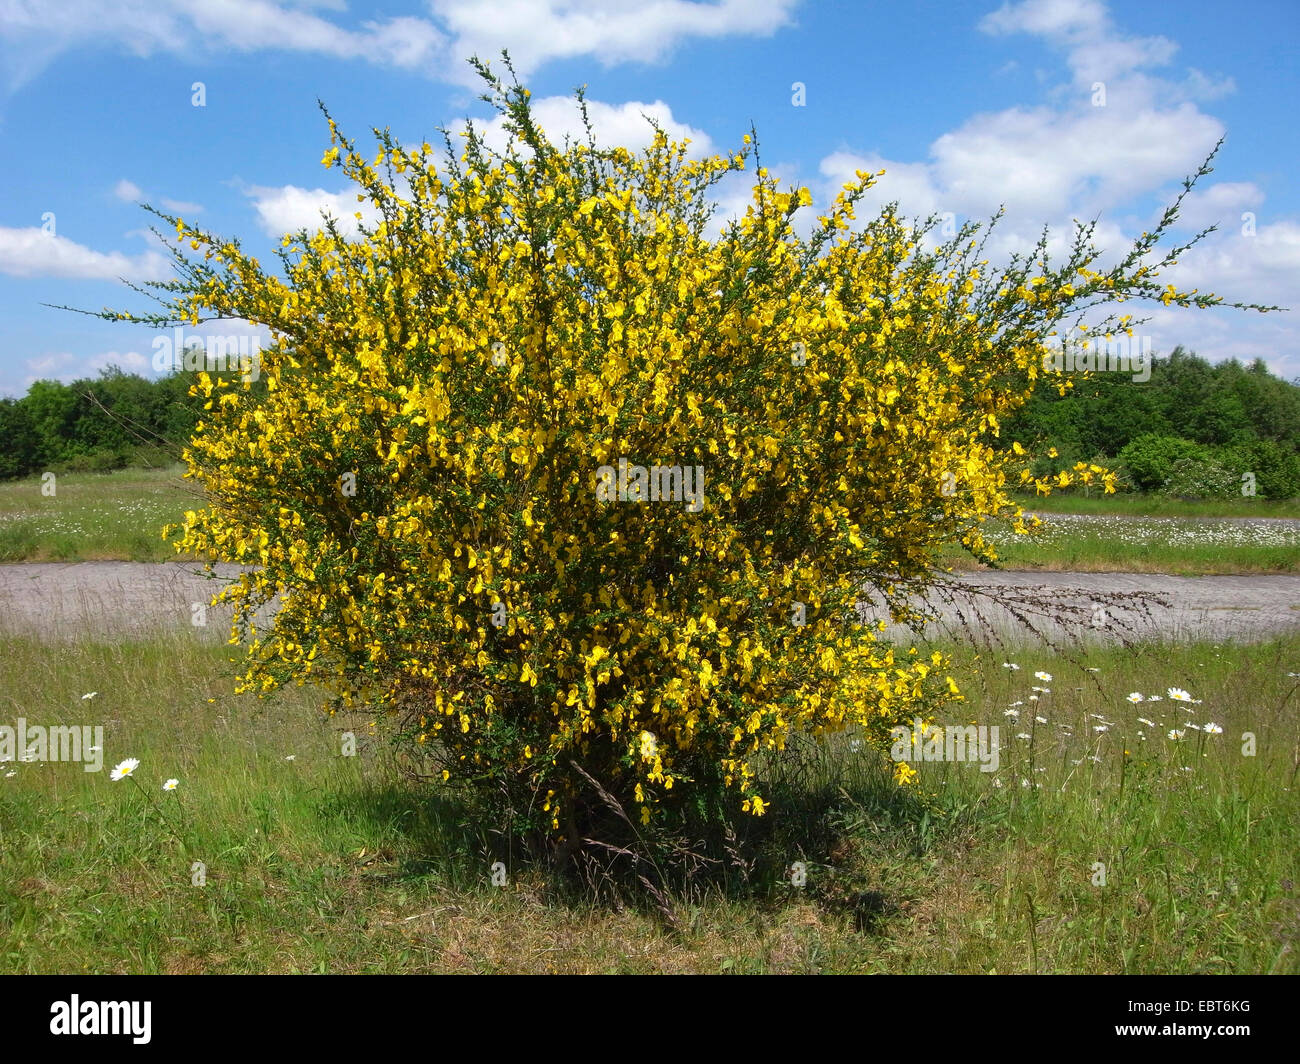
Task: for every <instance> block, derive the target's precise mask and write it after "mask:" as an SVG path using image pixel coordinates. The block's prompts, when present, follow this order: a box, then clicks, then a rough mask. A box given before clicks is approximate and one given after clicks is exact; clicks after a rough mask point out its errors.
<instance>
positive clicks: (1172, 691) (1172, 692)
mask: <svg viewBox="0 0 1300 1064" xmlns="http://www.w3.org/2000/svg"><path fill="white" fill-rule="evenodd" d="M1169 697H1170V698H1172V699H1174V701H1176V702H1190V701H1191V700H1192V696H1191V695H1189V694H1188V693H1187V692H1186V691H1184V690H1183V689H1182V688H1181V687H1171V688H1169Z"/></svg>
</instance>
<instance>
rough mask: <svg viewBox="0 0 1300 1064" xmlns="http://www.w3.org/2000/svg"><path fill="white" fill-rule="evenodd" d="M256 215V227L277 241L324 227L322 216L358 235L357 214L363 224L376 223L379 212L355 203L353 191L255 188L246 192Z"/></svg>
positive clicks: (346, 233) (347, 233)
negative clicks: (289, 234)
mask: <svg viewBox="0 0 1300 1064" xmlns="http://www.w3.org/2000/svg"><path fill="white" fill-rule="evenodd" d="M245 195H247V196H248V197H249V199H250V200H251V201H252V204H253V210H254V211H255V212H256V213H257V224H258V225H259V226H260V227H261V229H262V232H264V233H266V235H267V236H270V237H274V238H276V239H277V240H278V239H279V238H280V237H282V236H284V235H285V234H286V233H296V232H298V231H299V230H300V229H306V230H307V231H308V232H315V231H317V230H318V229H323V228H324V227H325V217H326V216H329V217H332V218H334V219H335V221H336V222H337V224H338V227H339V231H340V232H341V233H343V234H345V235H352V234H355V233H356V232H357V217H356V215H357V213H358V212H360V214H361V219H362V221H364V222H365V224H366V225H375V224H377V222H378V221H379V212H378V211H376V210H375V208H374V206H373V205H372V204H371V203H370V202H369V201H368V200H367V201H366V202H364V203H358V202H357V193H356V192H355V191H343V192H328V191H326V190H325V189H323V188H310V189H309V188H300V187H298V186H297V185H281V186H279V187H275V188H269V187H265V186H261V185H254V186H252V187H250V188H248V189H246V190H245Z"/></svg>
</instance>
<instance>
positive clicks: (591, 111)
mask: <svg viewBox="0 0 1300 1064" xmlns="http://www.w3.org/2000/svg"><path fill="white" fill-rule="evenodd" d="M530 103H531V105H532V110H533V118H534V120H535V121H536V123H537V125H538V127H539V128H541V130H542V131H543V132H544V133H545V134H546V137H547V139H548V140H549V141H550V142H551V143H552V144H554V145H555V146H556V147H557V148H558V147H560V146H561V145H563V143H564V138H565V137H568V138H569V140H570V141H571V142H573V143H585V142H586V139H587V133H586V130H585V129H584V128H583V125H582V112H581V111H579V110H578V102H577V100H575V99H574V98H573V97H572V96H546V97H543V98H541V99H538V100H532V101H530ZM587 116H588V118H590V119H591V128H592V133H593V135H594V136H595V138H596V145H597V146H598V147H601V148H611V147H614V146H615V145H619V146H622V147H624V148H627V149H629V150H631V151H638V150H640V149H642V148H645V147H648V146H649V145H650V144H651V142H652V141H653V140H654V135H655V134H654V127H653V126H652V125H651V124H650V122H648V121H647V120H646V119H647V118H651V119H653V120H654V121H655V122H657V123H658V124H659V125H660V127H662V129H663V131H664V132H665V133H666V134H668V136H669V138H671V139H672V140H685V139H687V138H689V139H690V141H691V146H690V150H689V154H690V155H691V156H692V157H694V158H702V157H703V156H706V155H708V154H710V152H711V151H712V148H713V141H712V140H711V139H710V137H709V135H708V134H707V133H705V132H704V131H703V130H701V129H696V128H695V127H693V126H689V125H687V124H686V123H684V122H679V121H678V120H677V119H675V118H674V117H673V112H672V108H671V107H669V106H668V104H666V103H664V102H663V101H662V100H655V102H654V103H642V102H640V101H638V100H630V101H628V102H627V103H622V104H608V103H601V102H600V101H599V100H590V99H589V100H587ZM474 128H475V129H476V130H478V133H479V136H480V137H482V139H483V140H484V142H485V143H486V144H487V145H488V146H489V147H491V148H493V149H494V150H496V151H502V150H503V149H504V148H505V146H506V141H507V134H506V129H505V118H504V117H503V116H501V115H497V116H495V117H494V118H492V119H489V120H488V121H485V122H482V121H477V120H476V121H475V122H474ZM464 129H465V122H464V121H463V120H458V121H456V122H454V123H451V124H450V125H449V126H448V130H449V131H450V132H451V134H452V137H453V140H452V143H453V144H455V143H457V141H456V139H455V137H456V135H457V134H458V133H460V132H461V131H462V130H464Z"/></svg>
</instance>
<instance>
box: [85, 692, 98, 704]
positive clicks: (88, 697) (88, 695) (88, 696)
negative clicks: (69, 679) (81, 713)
mask: <svg viewBox="0 0 1300 1064" xmlns="http://www.w3.org/2000/svg"><path fill="white" fill-rule="evenodd" d="M97 694H99V692H98V691H91V692H90V694H87V695H82V696H81V700H82V701H83V702H85V701H86V700H87V699H90V698H94V697H95V696H96V695H97Z"/></svg>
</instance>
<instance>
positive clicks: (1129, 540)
mask: <svg viewBox="0 0 1300 1064" xmlns="http://www.w3.org/2000/svg"><path fill="white" fill-rule="evenodd" d="M181 473H182V467H181V466H179V465H177V466H171V467H169V468H167V469H159V470H142V469H127V470H120V471H117V472H114V473H108V474H103V473H70V474H65V475H61V476H60V477H59V478H58V481H57V489H58V490H57V494H56V495H55V496H53V497H46V496H43V495H42V494H41V482H40V480H39V479H38V478H28V479H26V480H21V481H9V482H6V483H0V562H21V561H69V562H71V561H167V560H171V559H174V558H175V557H176V555H175V554H174V553H173V552H172V550H171V547H170V545H169V544H167V543H165V542H164V541H163V540H162V539H161V538H160V533H161V530H162V527H163V526H164V525H165V524H168V523H171V522H175V521H179V520H181V519H182V518H183V515H184V513H185V511H186V510H187V509H195V508H197V507H198V506H200V505H201V499H200V498H199V497H198V496H197V495H195V494H193V491H194V489H193V487H192V486H191V485H190V484H189V483H187V482H185V481H183V480H182V479H181ZM1019 501H1020V503H1021V505H1023V506H1025V507H1026V508H1027V509H1037V510H1040V511H1044V512H1047V513H1073V514H1085V515H1093V516H1095V517H1096V521H1095V522H1093V523H1091V524H1078V523H1070V524H1061V525H1060V526H1059V527H1057V528H1056V529H1054V530H1052V531H1050V532H1049V533H1048V534H1047V535H1045V536H1040V537H1038V539H1036V540H1034V541H1030V540H1028V539H1026V538H1025V537H1016V536H1013V535H1012V534H1010V533H1009V531H1007V530H1006V526H1005V525H1003V524H1001V523H998V522H994V523H992V524H991V525H990V527H991V528H993V529H994V530H995V535H996V536H997V542H998V551H999V562H1000V564H1001V565H1002V566H1003V567H1004V568H1008V569H1056V570H1070V569H1073V570H1079V571H1095V572H1161V573H1174V574H1186V575H1200V574H1207V573H1252V572H1259V573H1267V572H1295V571H1297V570H1300V534H1298V533H1297V532H1296V531H1295V530H1293V529H1288V528H1279V527H1277V526H1273V525H1252V526H1243V525H1241V524H1240V523H1232V522H1220V523H1218V524H1216V523H1214V522H1212V521H1210V522H1207V521H1204V520H1201V518H1206V517H1216V516H1217V517H1230V516H1251V515H1254V516H1266V517H1296V516H1300V500H1290V501H1287V502H1272V501H1269V500H1265V499H1258V500H1256V499H1241V500H1227V501H1220V502H1195V503H1189V502H1180V501H1178V500H1176V499H1173V500H1171V499H1162V498H1158V497H1151V498H1146V497H1141V496H1108V497H1097V496H1094V497H1092V498H1085V497H1084V496H1081V495H1067V496H1055V495H1053V496H1049V497H1047V498H1038V499H1035V498H1033V497H1031V496H1024V497H1022V498H1021V499H1020V500H1019ZM1115 515H1126V516H1129V517H1134V518H1138V517H1144V516H1145V517H1148V518H1150V519H1151V520H1149V521H1146V522H1143V521H1140V520H1135V521H1125V522H1115V521H1106V520H1104V518H1105V517H1107V516H1115ZM940 559H941V561H942V563H943V564H944V565H951V566H954V567H956V568H959V569H970V568H974V567H976V566H975V563H974V562H973V561H972V560H971V559H970V557H969V555H967V554H965V553H964V552H963V551H962V550H961V549H960V548H957V547H948V548H945V549H944V551H943V552H942V553H941V554H940Z"/></svg>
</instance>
